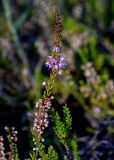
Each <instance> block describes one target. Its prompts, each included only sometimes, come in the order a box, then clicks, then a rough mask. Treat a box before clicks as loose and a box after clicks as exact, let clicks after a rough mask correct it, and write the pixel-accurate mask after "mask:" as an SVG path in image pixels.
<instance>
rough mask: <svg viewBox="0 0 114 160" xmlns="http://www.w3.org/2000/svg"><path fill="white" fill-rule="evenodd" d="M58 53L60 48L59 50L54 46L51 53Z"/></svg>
mask: <svg viewBox="0 0 114 160" xmlns="http://www.w3.org/2000/svg"><path fill="white" fill-rule="evenodd" d="M60 51H61V50H60V48H59V47H58V46H54V48H53V52H57V53H59V52H60Z"/></svg>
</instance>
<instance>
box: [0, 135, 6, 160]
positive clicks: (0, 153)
mask: <svg viewBox="0 0 114 160" xmlns="http://www.w3.org/2000/svg"><path fill="white" fill-rule="evenodd" d="M4 156H5V153H4V143H3V137H2V136H0V160H3V159H4Z"/></svg>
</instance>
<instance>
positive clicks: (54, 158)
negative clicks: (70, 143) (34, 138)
mask: <svg viewBox="0 0 114 160" xmlns="http://www.w3.org/2000/svg"><path fill="white" fill-rule="evenodd" d="M48 160H59V158H58V154H57V153H56V152H55V150H54V148H53V146H50V147H49V148H48Z"/></svg>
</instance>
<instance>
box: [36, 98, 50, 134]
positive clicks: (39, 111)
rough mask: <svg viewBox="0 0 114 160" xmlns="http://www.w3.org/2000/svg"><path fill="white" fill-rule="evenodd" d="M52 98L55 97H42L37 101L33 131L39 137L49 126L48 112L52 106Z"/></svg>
mask: <svg viewBox="0 0 114 160" xmlns="http://www.w3.org/2000/svg"><path fill="white" fill-rule="evenodd" d="M51 99H53V97H50V98H46V99H40V100H39V101H38V102H36V111H35V118H34V126H33V131H34V132H35V133H36V134H37V136H38V137H39V136H41V134H42V133H43V130H44V129H45V128H46V127H48V123H49V122H48V114H47V112H48V110H49V108H50V106H51Z"/></svg>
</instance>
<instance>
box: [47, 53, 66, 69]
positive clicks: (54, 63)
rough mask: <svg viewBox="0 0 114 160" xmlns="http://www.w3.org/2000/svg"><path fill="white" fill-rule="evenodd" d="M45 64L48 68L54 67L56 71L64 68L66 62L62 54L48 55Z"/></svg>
mask: <svg viewBox="0 0 114 160" xmlns="http://www.w3.org/2000/svg"><path fill="white" fill-rule="evenodd" d="M45 64H46V66H47V67H49V69H52V68H53V69H56V70H58V72H59V71H60V70H61V69H62V68H65V66H66V63H65V62H64V56H63V55H59V56H58V57H57V58H54V57H53V56H48V60H47V61H46V63H45Z"/></svg>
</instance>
